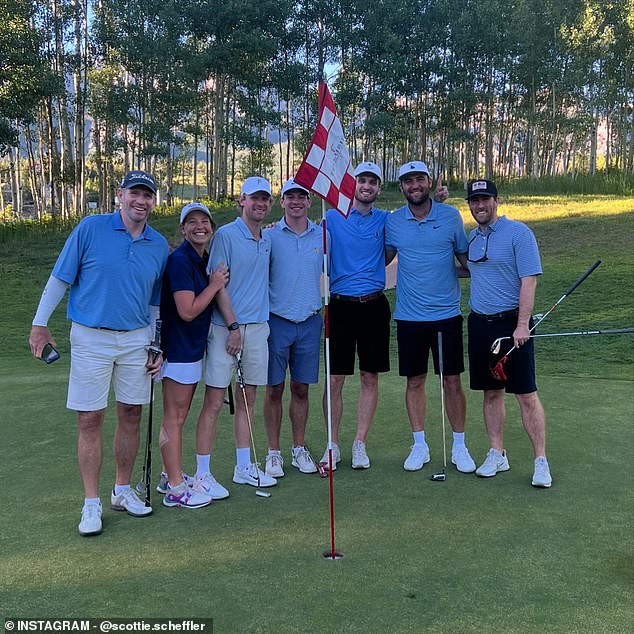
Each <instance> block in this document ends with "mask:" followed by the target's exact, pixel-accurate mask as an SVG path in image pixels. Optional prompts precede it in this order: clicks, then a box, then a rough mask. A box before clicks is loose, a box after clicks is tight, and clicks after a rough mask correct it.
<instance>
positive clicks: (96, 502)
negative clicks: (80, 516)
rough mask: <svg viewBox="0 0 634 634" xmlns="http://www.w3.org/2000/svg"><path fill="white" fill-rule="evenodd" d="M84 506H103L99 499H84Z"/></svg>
mask: <svg viewBox="0 0 634 634" xmlns="http://www.w3.org/2000/svg"><path fill="white" fill-rule="evenodd" d="M84 504H85V505H86V506H90V505H91V504H94V505H95V506H101V500H100V499H99V498H84Z"/></svg>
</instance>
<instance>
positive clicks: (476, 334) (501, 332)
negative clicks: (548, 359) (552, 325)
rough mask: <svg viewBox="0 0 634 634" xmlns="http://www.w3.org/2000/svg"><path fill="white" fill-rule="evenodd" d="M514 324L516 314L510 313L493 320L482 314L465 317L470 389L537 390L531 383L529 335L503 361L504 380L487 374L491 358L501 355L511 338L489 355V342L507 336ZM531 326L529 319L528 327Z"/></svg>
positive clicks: (532, 353) (510, 344) (532, 358)
mask: <svg viewBox="0 0 634 634" xmlns="http://www.w3.org/2000/svg"><path fill="white" fill-rule="evenodd" d="M516 327H517V316H516V315H511V316H509V317H507V318H504V319H500V320H497V321H487V319H486V318H485V317H483V316H479V315H477V314H475V313H470V315H469V319H468V321H467V330H468V332H469V385H470V387H471V389H472V390H504V389H505V390H506V391H507V392H508V393H509V394H531V393H532V392H536V391H537V384H536V383H535V351H534V346H533V339H529V340H528V341H527V342H526V343H525V344H524V345H523V346H520V347H519V348H517V350H513V352H512V353H511V354H510V355H509V357H508V359H507V361H506V363H505V364H504V374H506V378H507V379H508V380H507V381H506V382H502V381H498V380H497V379H494V378H493V377H492V376H491V372H490V369H489V368H490V366H491V364H492V363H493V361H497V360H498V359H500V358H501V357H503V356H504V355H505V354H506V353H507V352H508V351H509V350H510V349H511V348H512V347H513V340H512V339H505V340H504V341H503V342H502V347H501V348H500V353H499V354H497V355H493V354H492V353H491V345H492V344H493V342H494V341H495V340H496V339H497V338H498V337H510V336H512V335H513V331H514V330H515V328H516ZM532 327H533V320H532V319H531V321H530V324H529V328H532Z"/></svg>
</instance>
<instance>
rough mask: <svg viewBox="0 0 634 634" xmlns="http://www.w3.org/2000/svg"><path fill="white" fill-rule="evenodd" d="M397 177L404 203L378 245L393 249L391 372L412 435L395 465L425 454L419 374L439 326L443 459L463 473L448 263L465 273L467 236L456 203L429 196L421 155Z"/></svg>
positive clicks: (408, 464) (456, 322)
mask: <svg viewBox="0 0 634 634" xmlns="http://www.w3.org/2000/svg"><path fill="white" fill-rule="evenodd" d="M399 181H400V189H401V192H402V193H403V196H404V197H405V199H406V201H407V204H406V205H404V206H403V207H401V208H399V209H397V210H396V211H395V212H394V213H392V214H390V215H389V217H388V219H387V224H386V229H385V233H386V235H385V244H386V247H385V248H386V253H387V258H388V261H389V260H391V259H392V258H393V257H394V255H395V254H396V253H397V252H398V272H397V278H396V308H395V310H394V319H395V320H396V322H397V330H396V332H397V341H398V356H399V374H400V375H401V376H405V377H407V386H406V389H405V404H406V407H407V414H408V416H409V421H410V425H411V427H412V432H413V436H414V444H413V445H412V447H411V451H410V454H409V456H408V457H407V459H406V460H405V462H404V464H403V467H404V469H405V470H406V471H418V470H419V469H422V468H423V466H424V465H425V464H426V463H427V462H429V460H430V455H429V447H428V446H427V442H426V441H425V413H426V400H425V379H426V377H427V362H428V358H429V352H430V351H431V353H432V357H433V362H434V369H435V371H436V373H437V374H438V373H439V367H440V366H439V361H438V333H439V332H442V342H443V346H442V352H443V369H444V373H443V374H444V376H443V390H444V392H445V403H446V411H447V416H448V418H449V421H450V423H451V426H452V428H453V448H452V452H451V461H452V463H453V464H455V465H456V468H457V469H458V470H459V471H461V472H463V473H471V472H473V471H475V468H476V467H475V463H474V462H473V460H472V458H471V456H470V455H469V451H468V449H467V447H466V445H465V440H464V428H465V416H466V402H465V396H464V392H463V390H462V385H461V382H460V374H461V373H462V372H464V360H463V346H462V315H461V314H460V285H459V283H458V270H457V269H456V266H455V258H457V259H458V261H459V263H460V265H461V267H462V272H463V274H464V275H465V276H466V275H468V273H467V272H466V267H467V251H468V244H467V238H466V235H465V231H464V226H463V223H462V218H461V217H460V213H459V212H458V210H457V209H456V208H454V207H450V206H449V205H445V204H441V203H437V202H436V201H432V199H431V198H430V196H429V193H430V189H431V178H430V176H429V170H428V169H427V166H426V165H425V163H423V162H422V161H410V162H409V163H405V164H404V165H402V166H401V168H400V170H399Z"/></svg>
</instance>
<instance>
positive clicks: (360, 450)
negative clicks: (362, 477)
mask: <svg viewBox="0 0 634 634" xmlns="http://www.w3.org/2000/svg"><path fill="white" fill-rule="evenodd" d="M352 468H353V469H369V468H370V458H368V454H367V453H366V452H365V443H364V442H363V441H362V440H355V441H354V442H353V443H352Z"/></svg>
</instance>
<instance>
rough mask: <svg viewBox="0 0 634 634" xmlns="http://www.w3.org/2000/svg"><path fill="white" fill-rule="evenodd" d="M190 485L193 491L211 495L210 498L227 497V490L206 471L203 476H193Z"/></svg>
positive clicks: (219, 498) (220, 498)
mask: <svg viewBox="0 0 634 634" xmlns="http://www.w3.org/2000/svg"><path fill="white" fill-rule="evenodd" d="M185 482H187V480H185ZM188 484H189V483H188ZM191 487H192V489H194V491H198V493H202V494H204V495H209V496H211V499H212V500H224V499H225V498H228V497H229V491H227V489H225V488H224V487H223V486H222V484H220V482H218V480H216V478H214V477H213V475H211V473H206V474H205V475H204V476H200V477H197V478H194V481H193V484H192V485H191Z"/></svg>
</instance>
